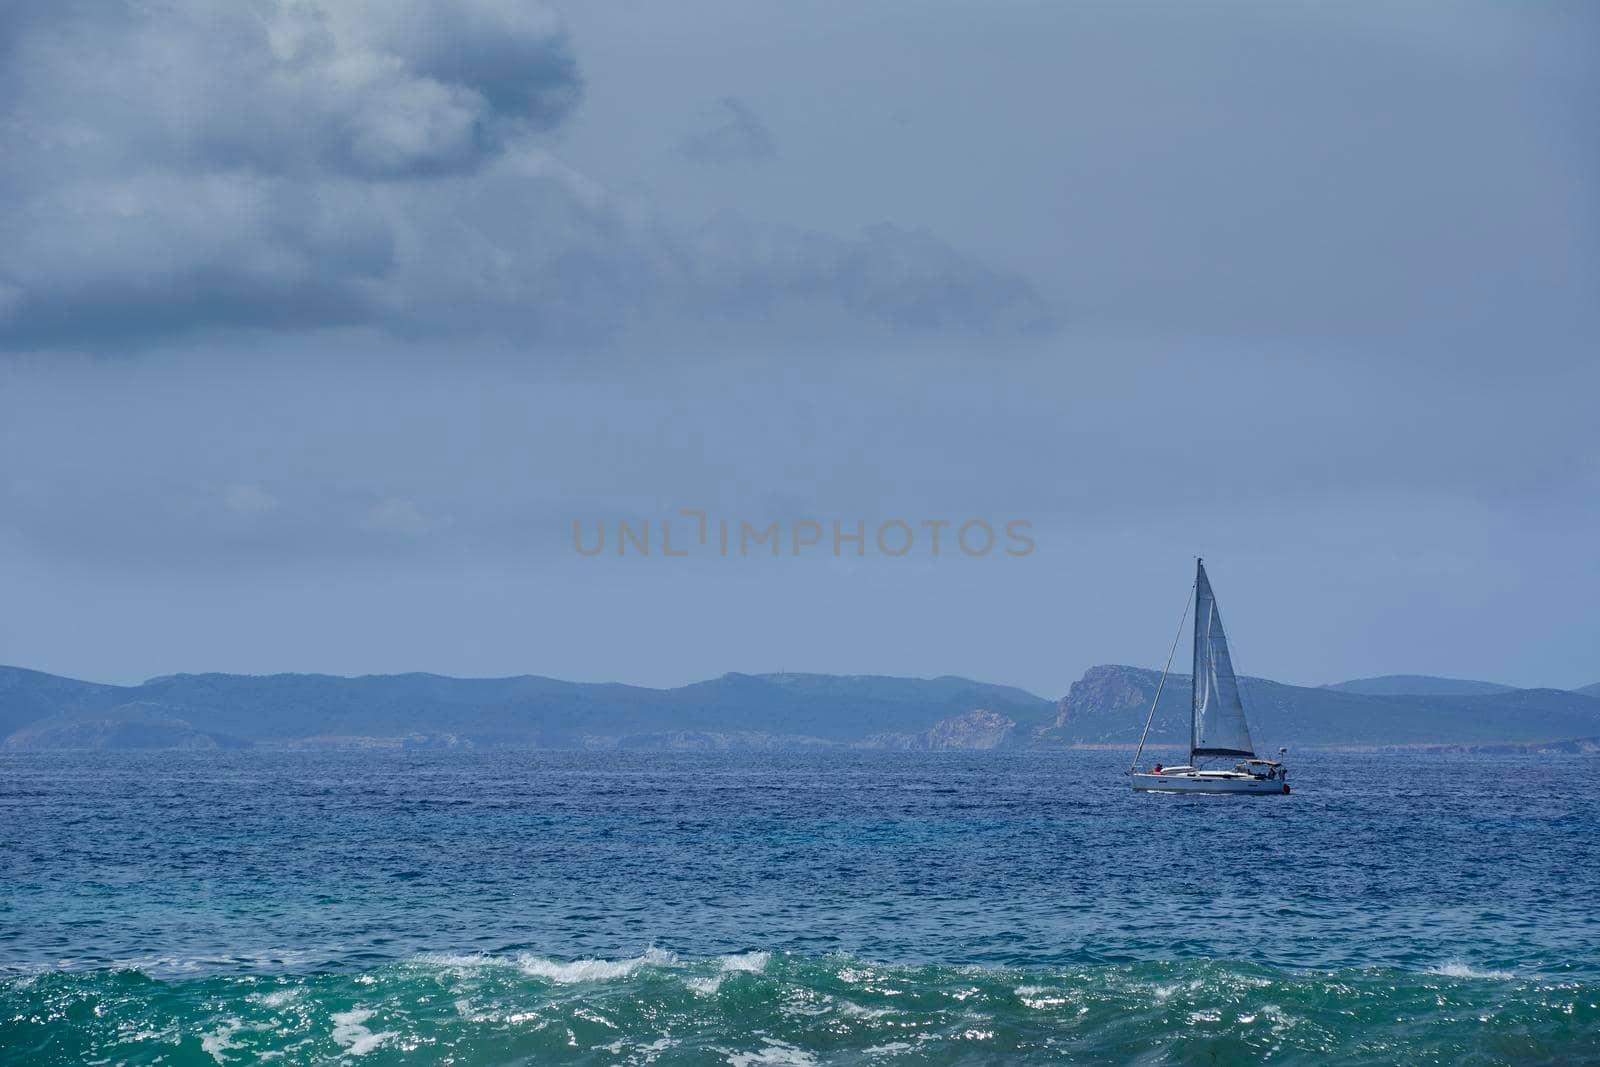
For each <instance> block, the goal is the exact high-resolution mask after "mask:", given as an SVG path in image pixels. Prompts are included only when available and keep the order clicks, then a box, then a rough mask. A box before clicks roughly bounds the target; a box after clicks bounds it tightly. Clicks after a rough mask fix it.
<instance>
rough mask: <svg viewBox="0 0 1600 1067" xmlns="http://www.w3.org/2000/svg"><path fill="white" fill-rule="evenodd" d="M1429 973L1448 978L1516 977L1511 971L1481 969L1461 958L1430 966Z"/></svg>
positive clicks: (1506, 978)
mask: <svg viewBox="0 0 1600 1067" xmlns="http://www.w3.org/2000/svg"><path fill="white" fill-rule="evenodd" d="M1428 973H1429V974H1442V975H1444V976H1445V977H1446V978H1497V979H1500V980H1501V981H1507V980H1509V979H1512V978H1515V977H1516V975H1514V974H1512V973H1511V972H1510V971H1480V970H1478V969H1477V968H1476V967H1469V966H1467V965H1466V964H1465V963H1462V962H1460V961H1459V960H1451V961H1450V962H1449V963H1441V964H1439V965H1438V966H1437V967H1429V968H1428Z"/></svg>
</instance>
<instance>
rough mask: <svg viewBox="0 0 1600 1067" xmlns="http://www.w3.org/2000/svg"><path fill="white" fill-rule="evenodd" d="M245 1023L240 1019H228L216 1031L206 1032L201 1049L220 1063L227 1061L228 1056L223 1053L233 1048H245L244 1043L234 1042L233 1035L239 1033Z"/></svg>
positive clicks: (202, 1037)
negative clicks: (236, 1043) (237, 1043)
mask: <svg viewBox="0 0 1600 1067" xmlns="http://www.w3.org/2000/svg"><path fill="white" fill-rule="evenodd" d="M243 1026H244V1023H243V1022H241V1021H240V1020H238V1019H228V1020H226V1021H225V1022H223V1024H222V1025H221V1026H219V1027H217V1029H216V1031H215V1032H213V1033H209V1034H204V1035H202V1036H201V1038H200V1050H201V1051H202V1052H204V1053H206V1054H207V1055H209V1056H210V1057H211V1058H212V1059H214V1060H216V1061H217V1062H218V1063H227V1062H228V1057H226V1056H224V1055H223V1053H224V1052H226V1051H228V1049H231V1048H235V1049H236V1048H243V1047H244V1046H242V1045H235V1044H234V1043H233V1035H234V1034H237V1033H238V1032H239V1030H240V1028H241V1027H243Z"/></svg>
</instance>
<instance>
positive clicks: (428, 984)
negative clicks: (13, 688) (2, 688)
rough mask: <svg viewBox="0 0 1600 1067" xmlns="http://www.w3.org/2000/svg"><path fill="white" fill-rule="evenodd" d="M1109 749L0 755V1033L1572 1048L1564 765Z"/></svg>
mask: <svg viewBox="0 0 1600 1067" xmlns="http://www.w3.org/2000/svg"><path fill="white" fill-rule="evenodd" d="M1126 758H1127V756H1126V754H1124V753H1120V752H1103V753H1102V752H1074V753H1065V754H1048V755H996V754H974V755H959V754H947V753H939V754H906V753H870V754H847V755H841V754H837V753H827V754H795V755H686V754H659V753H630V754H616V753H538V752H486V753H428V754H384V753H315V754H302V753H266V752H243V753H235V754H224V755H215V754H189V753H150V754H85V753H75V754H53V755H12V756H5V757H0V1056H3V1057H5V1058H6V1059H7V1060H8V1061H16V1062H62V1063H69V1062H81V1061H85V1060H90V1059H109V1060H111V1061H115V1062H123V1061H132V1062H157V1060H158V1058H161V1057H164V1058H162V1059H160V1062H165V1063H181V1062H198V1063H212V1062H248V1061H249V1060H251V1059H253V1058H255V1057H256V1056H257V1055H259V1054H261V1053H263V1052H276V1053H281V1054H283V1055H284V1056H285V1058H286V1059H287V1060H288V1061H290V1062H318V1061H321V1060H325V1059H329V1058H338V1057H340V1056H344V1057H347V1058H348V1057H351V1056H354V1055H360V1056H363V1057H364V1061H363V1062H386V1061H389V1060H395V1061H398V1060H399V1059H402V1058H407V1057H408V1056H409V1057H410V1058H412V1059H413V1060H414V1059H416V1058H418V1057H421V1058H423V1059H428V1058H441V1057H444V1056H447V1055H449V1056H453V1057H454V1058H455V1062H462V1063H477V1062H518V1061H532V1062H544V1061H573V1060H576V1061H586V1062H613V1061H622V1060H626V1059H629V1058H632V1059H634V1060H636V1061H638V1062H645V1061H659V1062H706V1061H708V1060H709V1061H711V1062H718V1061H726V1062H735V1063H741V1062H892V1061H897V1060H903V1061H908V1062H929V1061H932V1062H968V1061H972V1062H983V1061H987V1060H1000V1059H1005V1060H1031V1059H1037V1060H1039V1061H1040V1062H1053V1061H1055V1060H1057V1059H1060V1058H1069V1059H1070V1058H1078V1059H1087V1060H1089V1061H1095V1062H1099V1061H1107V1060H1111V1061H1126V1060H1133V1059H1139V1060H1141V1062H1153V1063H1159V1062H1219V1061H1220V1062H1255V1061H1259V1060H1260V1059H1262V1058H1266V1059H1268V1060H1271V1061H1273V1062H1307V1063H1322V1062H1330V1061H1334V1062H1340V1061H1343V1062H1396V1061H1398V1060H1407V1061H1412V1062H1456V1061H1458V1060H1463V1059H1468V1060H1472V1061H1475V1062H1528V1061H1540V1060H1543V1061H1546V1062H1558V1063H1566V1062H1580V1061H1594V1062H1600V1037H1597V1033H1600V1010H1597V1008H1596V1003H1597V1002H1600V919H1597V918H1596V914H1595V912H1596V902H1597V900H1600V816H1597V805H1596V803H1595V801H1594V792H1595V789H1596V786H1597V785H1600V760H1596V759H1593V758H1578V757H1575V758H1567V759H1556V760H1547V759H1533V758H1527V759H1524V758H1512V757H1452V756H1420V755H1416V756H1413V755H1343V754H1340V755H1324V754H1305V755H1302V756H1299V757H1296V758H1294V759H1293V760H1292V763H1291V767H1292V774H1291V781H1292V783H1293V784H1294V786H1295V792H1294V794H1293V795H1292V796H1289V797H1169V796H1153V795H1146V794H1134V793H1133V792H1132V790H1131V789H1129V788H1128V785H1127V782H1126V779H1125V778H1124V777H1123V776H1122V773H1121V772H1122V770H1123V768H1124V761H1125V760H1126ZM597 1019H598V1020H601V1021H595V1020H597ZM751 1057H756V1058H751Z"/></svg>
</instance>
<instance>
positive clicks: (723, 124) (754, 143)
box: [682, 96, 778, 164]
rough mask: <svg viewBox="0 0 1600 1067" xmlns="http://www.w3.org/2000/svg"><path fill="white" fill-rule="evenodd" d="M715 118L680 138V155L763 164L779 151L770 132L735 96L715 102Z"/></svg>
mask: <svg viewBox="0 0 1600 1067" xmlns="http://www.w3.org/2000/svg"><path fill="white" fill-rule="evenodd" d="M715 117H716V121H715V122H713V123H711V124H710V125H708V126H706V127H704V128H702V129H698V130H694V131H692V132H691V133H689V135H688V136H686V137H685V138H684V139H683V144H682V149H683V154H684V155H685V156H687V157H689V158H690V159H693V160H696V161H698V162H701V163H722V164H733V163H766V162H769V161H771V160H772V159H774V158H775V157H776V156H777V154H778V146H777V142H776V141H774V140H773V138H772V131H771V130H769V129H767V124H766V123H765V122H762V121H761V116H759V115H757V114H756V113H755V112H754V111H752V110H751V109H750V106H749V105H748V104H746V103H745V102H744V101H743V100H740V99H739V98H737V97H733V96H725V97H723V98H722V99H721V100H719V101H717V113H716V116H715Z"/></svg>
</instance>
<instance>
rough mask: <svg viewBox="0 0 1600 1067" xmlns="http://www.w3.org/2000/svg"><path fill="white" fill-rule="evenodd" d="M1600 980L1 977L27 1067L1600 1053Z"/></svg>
mask: <svg viewBox="0 0 1600 1067" xmlns="http://www.w3.org/2000/svg"><path fill="white" fill-rule="evenodd" d="M1597 1002H1600V986H1596V985H1594V984H1592V983H1591V984H1586V983H1583V982H1576V981H1570V982H1569V981H1562V980H1553V979H1548V978H1546V979H1535V978H1526V977H1520V978H1519V977H1517V976H1515V975H1512V974H1510V973H1509V972H1504V971H1495V970H1480V969H1476V968H1473V967H1469V966H1466V965H1464V964H1460V963H1455V962H1450V963H1444V964H1440V965H1439V966H1437V967H1435V968H1433V969H1432V970H1429V971H1426V972H1422V973H1415V972H1407V971H1398V970H1393V969H1352V970H1326V971H1287V970H1278V969H1273V968H1269V967H1263V966H1257V965H1254V964H1246V963H1228V962H1210V961H1182V962H1168V963H1132V964H1125V965H1115V966H1076V967H1064V968H982V967H973V966H960V967H955V966H935V965H924V966H893V965H884V964H878V963H873V962H869V961H865V960H861V959H857V958H853V957H847V956H800V955H792V954H786V953H775V952H774V953H769V952H762V951H751V952H744V953H740V954H736V955H725V956H714V957H705V958H683V957H679V956H677V955H674V954H673V953H670V952H664V951H660V950H657V949H652V950H650V951H647V952H644V953H642V954H640V955H638V956H633V957H628V958H623V959H615V960H607V959H578V960H558V959H553V958H549V957H544V956H538V955H532V954H522V955H516V956H503V957H502V956H487V955H440V954H429V955H422V956H417V957H415V958H413V959H411V960H409V961H406V962H403V963H395V964H389V965H385V966H381V967H376V968H373V969H370V970H368V971H365V972H358V973H338V974H312V975H283V974H276V975H231V976H211V977H188V976H178V977H174V978H172V979H169V980H161V979H157V978H153V977H151V976H149V975H148V974H146V973H144V972H142V971H138V970H109V971H107V970H101V971H71V970H60V971H44V972H38V973H34V974H27V975H12V976H8V977H5V978H0V1060H4V1059H6V1057H7V1056H8V1055H12V1054H16V1053H18V1052H19V1051H20V1052H23V1053H24V1058H25V1059H26V1061H27V1062H29V1063H44V1064H49V1063H59V1064H68V1063H81V1062H90V1061H97V1060H98V1061H106V1060H109V1061H112V1062H118V1063H156V1062H164V1063H171V1062H188V1061H194V1062H200V1063H213V1062H214V1063H218V1064H230V1063H239V1064H243V1063H250V1062H257V1061H260V1060H263V1059H268V1060H276V1061H278V1062H286V1063H306V1062H323V1061H330V1060H333V1061H338V1060H343V1061H348V1062H360V1063H362V1064H378V1063H401V1062H426V1061H432V1060H443V1059H446V1058H449V1059H450V1060H451V1062H454V1063H458V1064H480V1063H481V1064H488V1063H508V1062H540V1063H544V1062H558V1063H638V1064H644V1063H672V1062H683V1063H704V1062H711V1063H726V1064H730V1065H746V1064H749V1065H754V1064H811V1063H830V1064H831V1063H860V1064H877V1063H894V1062H919V1061H922V1060H926V1059H933V1060H936V1061H940V1062H948V1061H953V1060H963V1061H964V1060H970V1059H978V1060H987V1059H994V1060H1000V1061H1005V1062H1011V1063H1017V1062H1020V1063H1029V1062H1036V1063H1053V1062H1059V1061H1061V1060H1063V1059H1087V1060H1091V1061H1117V1062H1129V1061H1135V1060H1138V1061H1141V1062H1161V1063H1211V1062H1217V1061H1219V1060H1220V1061H1234V1062H1244V1061H1251V1060H1257V1059H1271V1060H1272V1062H1290V1063H1296V1062H1299V1063H1322V1062H1327V1061H1330V1060H1331V1061H1372V1062H1386V1063H1387V1062H1419V1061H1424V1060H1427V1061H1435V1060H1439V1061H1456V1060H1471V1061H1473V1062H1485V1063H1499V1062H1504V1063H1516V1062H1527V1061H1544V1062H1573V1061H1582V1060H1593V1059H1596V1058H1600V1009H1597V1007H1596V1004H1597Z"/></svg>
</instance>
